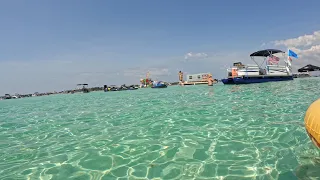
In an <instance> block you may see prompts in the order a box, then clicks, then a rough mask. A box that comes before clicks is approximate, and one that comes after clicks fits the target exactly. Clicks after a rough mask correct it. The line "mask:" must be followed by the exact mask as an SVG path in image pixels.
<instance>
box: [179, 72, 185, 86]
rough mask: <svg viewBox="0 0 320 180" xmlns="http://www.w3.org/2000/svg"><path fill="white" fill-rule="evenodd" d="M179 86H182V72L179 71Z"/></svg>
mask: <svg viewBox="0 0 320 180" xmlns="http://www.w3.org/2000/svg"><path fill="white" fill-rule="evenodd" d="M179 84H180V85H181V86H183V85H184V84H183V72H181V71H179Z"/></svg>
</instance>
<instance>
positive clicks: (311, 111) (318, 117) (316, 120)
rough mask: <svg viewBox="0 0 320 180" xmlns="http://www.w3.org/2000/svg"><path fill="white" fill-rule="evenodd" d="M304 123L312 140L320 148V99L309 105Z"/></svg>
mask: <svg viewBox="0 0 320 180" xmlns="http://www.w3.org/2000/svg"><path fill="white" fill-rule="evenodd" d="M304 123H305V127H306V130H307V133H308V135H309V137H310V139H311V141H312V142H313V144H314V145H316V146H317V147H318V148H320V99H318V100H316V101H315V102H313V103H312V104H311V105H310V106H309V108H308V110H307V112H306V115H305V117H304Z"/></svg>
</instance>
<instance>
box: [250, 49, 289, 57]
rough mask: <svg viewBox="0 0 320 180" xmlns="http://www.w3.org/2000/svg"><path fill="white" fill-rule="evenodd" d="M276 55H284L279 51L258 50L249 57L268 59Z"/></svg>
mask: <svg viewBox="0 0 320 180" xmlns="http://www.w3.org/2000/svg"><path fill="white" fill-rule="evenodd" d="M276 53H284V52H283V51H281V50H279V49H265V50H260V51H257V52H254V53H252V54H250V57H253V56H262V57H268V56H270V55H271V54H276Z"/></svg>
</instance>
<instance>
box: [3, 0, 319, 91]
mask: <svg viewBox="0 0 320 180" xmlns="http://www.w3.org/2000/svg"><path fill="white" fill-rule="evenodd" d="M318 7H320V1H319V0H305V1H289V0H282V1H275V0H269V1H268V2H266V1H261V0H244V1H235V0H232V1H231V0H223V1H219V0H216V1H212V0H201V1H196V0H174V1H172V0H153V1H150V0H134V1H133V0H94V1H88V0H69V1H65V0H47V1H41V0H12V1H2V2H1V6H0V42H1V43H0V66H1V71H0V81H1V86H0V95H1V94H5V93H10V94H14V93H33V92H49V91H61V90H66V89H73V88H75V87H76V84H78V83H88V84H89V86H90V87H95V86H103V85H104V84H107V85H113V84H114V85H120V84H139V79H140V78H143V77H145V75H146V73H147V72H148V71H149V72H150V76H151V78H153V79H157V80H164V81H177V79H178V71H179V70H182V71H183V72H184V73H185V74H189V73H201V72H210V73H212V74H213V76H214V77H215V78H218V79H220V78H223V77H225V76H226V68H227V67H229V66H231V65H232V63H233V62H238V61H241V62H243V63H252V61H251V59H250V58H249V55H250V54H251V53H252V52H255V51H258V50H261V49H267V48H277V49H281V50H283V51H286V50H287V48H291V49H292V50H294V52H296V53H297V54H298V55H299V58H298V59H294V61H293V62H292V64H293V66H294V69H297V68H300V67H302V66H304V65H307V64H314V65H318V66H320V19H319V17H320V11H319V10H318Z"/></svg>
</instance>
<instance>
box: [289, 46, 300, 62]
mask: <svg viewBox="0 0 320 180" xmlns="http://www.w3.org/2000/svg"><path fill="white" fill-rule="evenodd" d="M291 57H294V58H298V55H297V54H296V53H295V52H293V51H292V50H290V49H288V60H290V61H292V59H291Z"/></svg>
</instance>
